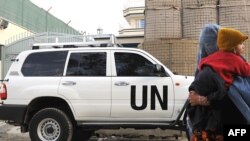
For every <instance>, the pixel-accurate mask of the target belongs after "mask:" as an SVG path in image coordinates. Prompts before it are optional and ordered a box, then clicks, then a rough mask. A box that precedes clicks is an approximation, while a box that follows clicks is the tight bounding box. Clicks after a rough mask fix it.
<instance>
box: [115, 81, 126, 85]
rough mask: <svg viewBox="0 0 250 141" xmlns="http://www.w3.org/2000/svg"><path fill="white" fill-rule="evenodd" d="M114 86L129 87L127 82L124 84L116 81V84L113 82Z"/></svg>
mask: <svg viewBox="0 0 250 141" xmlns="http://www.w3.org/2000/svg"><path fill="white" fill-rule="evenodd" d="M115 85H116V86H127V85H129V83H128V82H124V81H118V82H115Z"/></svg>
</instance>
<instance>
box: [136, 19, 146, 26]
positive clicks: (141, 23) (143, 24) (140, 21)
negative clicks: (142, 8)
mask: <svg viewBox="0 0 250 141" xmlns="http://www.w3.org/2000/svg"><path fill="white" fill-rule="evenodd" d="M144 27H145V20H144V19H140V20H137V21H136V28H144Z"/></svg>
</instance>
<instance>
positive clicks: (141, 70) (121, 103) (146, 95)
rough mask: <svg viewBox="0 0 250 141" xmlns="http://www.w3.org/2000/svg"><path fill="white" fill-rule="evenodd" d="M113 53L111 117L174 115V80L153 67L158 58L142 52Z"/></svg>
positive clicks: (167, 116)
mask: <svg viewBox="0 0 250 141" xmlns="http://www.w3.org/2000/svg"><path fill="white" fill-rule="evenodd" d="M111 54H112V55H111V56H112V61H111V62H112V63H113V64H112V66H113V67H112V72H113V76H112V110H111V116H112V117H116V118H117V117H118V118H131V120H135V119H140V120H143V119H144V120H146V119H147V120H155V121H157V120H159V118H164V119H166V118H170V117H171V116H172V114H173V105H174V91H173V82H172V79H171V78H170V77H169V76H164V77H161V76H157V74H156V73H155V72H154V67H153V66H154V65H155V64H156V61H154V60H153V59H152V57H149V56H147V55H146V54H144V53H142V52H139V51H138V52H136V51H126V52H124V51H112V53H111ZM164 119H163V120H164ZM166 120H167V119H166Z"/></svg>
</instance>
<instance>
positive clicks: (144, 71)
mask: <svg viewBox="0 0 250 141" xmlns="http://www.w3.org/2000/svg"><path fill="white" fill-rule="evenodd" d="M115 65H116V73H117V76H155V73H154V64H153V63H151V62H150V61H149V60H148V59H146V58H144V57H143V56H141V55H139V54H135V53H121V52H117V53H115Z"/></svg>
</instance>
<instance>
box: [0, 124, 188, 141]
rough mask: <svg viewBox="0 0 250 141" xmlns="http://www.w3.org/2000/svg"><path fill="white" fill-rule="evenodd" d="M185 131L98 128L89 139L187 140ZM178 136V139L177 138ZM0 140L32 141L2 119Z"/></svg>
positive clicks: (136, 140) (121, 140)
mask: <svg viewBox="0 0 250 141" xmlns="http://www.w3.org/2000/svg"><path fill="white" fill-rule="evenodd" d="M183 135H184V132H182V134H181V133H180V131H173V130H160V129H155V130H134V129H120V130H98V131H96V133H95V135H94V136H92V137H91V139H90V140H89V141H187V139H186V138H185V136H183ZM177 138H178V139H177ZM0 141H30V139H29V134H28V133H25V134H23V133H20V128H19V127H14V126H11V125H8V124H5V123H4V122H2V121H0Z"/></svg>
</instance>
